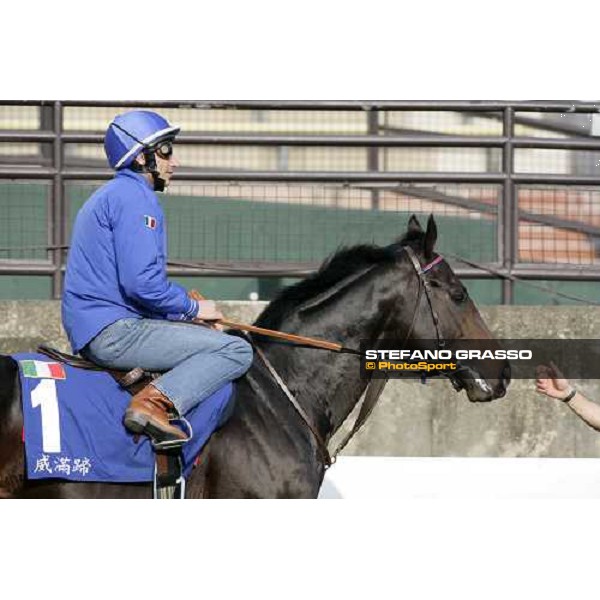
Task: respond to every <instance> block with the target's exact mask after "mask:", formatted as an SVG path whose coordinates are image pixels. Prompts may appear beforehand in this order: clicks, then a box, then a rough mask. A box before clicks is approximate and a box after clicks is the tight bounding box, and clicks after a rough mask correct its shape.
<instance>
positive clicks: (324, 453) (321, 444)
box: [245, 246, 463, 469]
mask: <svg viewBox="0 0 600 600" xmlns="http://www.w3.org/2000/svg"><path fill="white" fill-rule="evenodd" d="M402 249H403V250H405V251H406V253H407V254H408V257H409V259H410V262H411V264H412V266H413V267H414V269H415V272H416V273H417V276H418V281H419V289H418V293H417V300H416V303H415V308H414V312H413V317H412V321H411V325H410V328H409V329H408V333H407V334H406V336H405V338H404V341H403V342H402V345H401V346H402V347H403V346H404V344H405V343H406V342H407V341H408V339H409V338H410V335H411V334H412V331H413V329H414V326H415V323H416V319H417V314H418V312H419V306H420V304H421V297H422V295H423V292H424V293H425V297H426V298H427V304H428V306H429V311H430V313H431V317H432V320H433V324H434V327H435V333H436V338H437V348H438V349H443V348H444V347H445V345H446V340H445V339H444V337H443V335H442V332H441V327H440V319H439V316H438V314H437V311H436V310H435V307H434V305H433V302H432V298H431V284H430V283H429V281H428V279H427V277H426V274H427V273H428V272H429V271H431V270H432V269H434V268H435V267H436V266H437V265H439V264H440V263H442V262H443V260H444V258H443V256H441V255H438V256H437V257H436V258H434V259H433V260H432V261H431V262H429V263H428V264H426V265H425V266H421V263H420V262H419V259H418V258H417V255H416V254H415V251H414V250H413V249H412V248H411V247H410V246H402ZM375 266H376V265H372V266H370V267H369V268H368V269H365V270H364V271H363V272H361V273H360V275H361V277H362V276H364V275H366V273H368V272H370V271H371V270H372V269H374V268H375ZM350 279H351V281H352V282H353V281H356V280H357V279H358V277H357V276H356V274H353V275H351V276H350ZM388 319H389V317H388ZM388 319H386V320H385V322H384V324H383V326H382V330H384V329H385V325H386V324H387V321H388ZM245 335H246V337H247V338H248V339H249V341H250V343H252V346H253V347H254V350H255V351H256V353H257V354H258V356H259V357H260V359H261V360H262V361H263V363H264V364H265V366H266V368H267V370H268V371H269V373H270V374H271V376H272V377H273V379H274V380H275V382H276V383H277V385H278V386H279V387H280V388H281V390H282V391H283V393H284V394H285V396H286V397H287V398H288V400H289V401H290V402H291V404H292V406H293V407H294V409H295V410H296V412H297V413H298V414H299V415H300V417H301V418H302V420H303V421H304V423H305V425H306V426H307V427H308V429H309V430H310V432H311V433H312V435H313V438H314V440H315V442H316V445H317V449H318V451H319V453H320V454H321V457H322V459H323V465H324V468H325V469H328V468H329V467H330V466H331V465H332V464H334V462H335V460H336V458H337V455H338V454H339V453H340V452H341V450H343V448H344V447H345V446H346V444H348V442H349V441H350V440H351V439H352V437H354V435H355V434H356V433H357V432H358V431H359V430H360V429H361V427H362V426H363V425H364V423H365V421H366V420H367V418H368V417H369V415H370V414H371V412H372V411H373V408H375V405H376V403H377V401H378V400H379V398H380V396H381V393H382V392H383V389H384V387H385V385H386V383H387V382H388V378H387V377H385V378H378V379H371V381H369V383H368V384H367V389H366V392H365V397H364V400H363V403H362V406H361V408H360V412H359V414H358V416H357V418H356V421H355V423H354V426H353V427H352V429H351V431H350V432H349V433H347V434H346V435H345V436H344V438H343V439H342V441H341V442H340V443H339V444H338V445H337V447H336V448H335V450H334V452H333V453H332V454H330V452H329V449H328V447H327V442H326V441H325V440H324V439H323V437H322V436H321V434H320V433H319V432H318V430H317V429H316V427H315V426H314V425H313V424H312V422H311V420H310V418H309V416H308V415H307V414H306V411H305V410H304V409H303V408H302V406H301V405H300V403H299V402H298V400H297V399H296V397H295V396H294V395H293V394H292V392H291V391H290V389H289V388H288V386H287V385H286V384H285V382H284V381H283V379H282V378H281V376H280V375H279V373H278V372H277V371H276V369H275V367H273V365H272V364H271V362H270V361H269V359H268V358H267V357H266V356H265V353H264V352H263V350H262V349H261V348H260V347H259V346H258V345H257V344H256V343H255V342H254V341H253V340H252V338H251V336H250V334H245ZM339 351H340V352H342V353H347V354H354V355H357V356H359V357H361V358H362V356H363V354H362V352H360V351H359V350H356V349H353V348H346V347H341V348H340V350H339ZM462 369H463V367H460V368H459V369H457V370H455V371H452V373H447V372H441V371H440V372H438V374H439V375H444V376H446V377H448V378H449V379H450V380H451V382H452V385H453V386H454V388H455V389H456V390H457V391H458V390H460V389H461V385H460V383H458V382H456V381H455V380H454V377H455V375H456V374H457V372H458V371H460V370H462Z"/></svg>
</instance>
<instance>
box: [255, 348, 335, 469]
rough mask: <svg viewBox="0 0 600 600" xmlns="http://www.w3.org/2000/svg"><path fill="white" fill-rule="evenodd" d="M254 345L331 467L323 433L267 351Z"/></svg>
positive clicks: (327, 464)
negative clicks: (288, 385)
mask: <svg viewBox="0 0 600 600" xmlns="http://www.w3.org/2000/svg"><path fill="white" fill-rule="evenodd" d="M249 337H250V336H248V338H249ZM250 343H252V341H251V340H250ZM252 345H253V347H254V350H255V351H256V353H257V354H258V356H260V358H261V360H262V361H263V363H264V364H265V366H266V367H267V369H268V370H269V373H271V375H272V377H273V379H274V380H275V381H276V382H277V385H279V387H280V388H281V390H282V391H283V393H284V394H285V395H286V396H287V398H288V400H289V401H290V402H291V403H292V406H293V407H294V408H295V409H296V411H297V413H298V414H299V415H300V416H301V417H302V420H303V421H304V422H305V423H306V425H307V427H308V428H309V429H310V431H311V433H312V434H313V437H314V438H315V441H316V443H317V448H318V449H319V452H320V453H321V456H322V458H323V462H324V464H325V468H326V469H327V468H329V467H330V466H331V464H332V461H331V456H330V455H329V450H328V449H327V444H326V443H325V441H324V440H323V438H322V437H321V434H320V433H319V432H318V431H317V429H316V427H315V426H314V425H313V424H312V423H311V422H310V418H309V417H308V415H307V414H306V411H305V410H304V409H303V408H302V406H300V404H299V403H298V400H296V398H295V397H294V395H293V394H292V392H290V390H289V388H288V387H287V385H286V384H285V382H284V381H283V379H281V377H280V376H279V373H277V371H276V370H275V367H274V366H273V365H272V364H271V362H270V361H269V359H268V358H267V357H266V356H265V353H264V352H263V351H262V350H261V349H260V348H259V347H258V346H257V345H256V344H252Z"/></svg>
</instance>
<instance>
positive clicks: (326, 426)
mask: <svg viewBox="0 0 600 600" xmlns="http://www.w3.org/2000/svg"><path fill="white" fill-rule="evenodd" d="M352 305H353V307H354V311H353V312H355V313H356V314H354V315H351V314H349V313H348V314H346V315H345V316H344V318H340V315H339V314H334V311H330V312H331V314H329V315H324V316H323V318H322V319H319V320H318V321H317V322H314V323H311V324H308V325H307V324H306V323H305V322H304V323H303V322H300V321H295V320H291V321H289V322H288V323H285V324H283V325H282V329H283V330H284V331H289V332H292V333H297V334H299V335H306V336H311V337H319V338H322V339H327V340H330V341H336V342H339V343H341V344H342V345H343V346H344V347H347V348H354V349H357V350H358V349H359V347H360V343H361V342H363V343H365V342H366V343H372V344H374V343H375V342H376V341H377V339H378V337H379V336H380V335H381V333H382V329H383V325H384V323H385V320H386V319H385V315H384V314H382V313H381V312H379V311H377V310H375V311H374V310H373V307H372V299H371V297H365V298H364V299H361V298H358V297H357V298H354V301H353V303H352ZM273 358H274V359H275V361H276V362H277V363H278V367H280V368H281V369H282V376H283V378H284V380H285V381H286V383H287V385H288V387H289V388H290V390H291V391H292V392H293V393H294V394H295V396H296V397H297V399H298V401H299V402H300V403H301V405H302V406H303V407H304V409H305V410H306V411H307V412H308V413H309V416H310V417H311V419H312V422H313V424H314V425H315V426H316V427H317V428H318V429H319V432H320V433H321V435H322V436H323V437H324V438H329V437H331V436H332V435H333V434H334V433H335V432H336V431H337V429H338V428H339V427H340V426H341V424H342V423H343V422H344V420H345V419H346V418H347V416H348V415H349V414H350V412H352V409H353V408H354V407H355V406H356V404H357V403H358V401H359V400H360V398H361V396H362V394H363V392H364V391H365V388H366V386H367V383H368V382H367V381H366V380H365V379H364V378H361V376H360V357H359V356H357V355H354V354H339V353H336V352H327V351H323V350H312V349H305V348H302V349H300V348H297V349H290V350H289V352H277V353H276V354H274V355H273Z"/></svg>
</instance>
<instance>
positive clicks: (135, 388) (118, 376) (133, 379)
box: [38, 344, 160, 394]
mask: <svg viewBox="0 0 600 600" xmlns="http://www.w3.org/2000/svg"><path fill="white" fill-rule="evenodd" d="M38 352H40V353H41V354H45V355H46V356H47V357H49V358H52V359H53V360H57V361H58V362H61V363H65V364H67V365H71V366H73V367H77V368H78V369H86V370H88V371H105V372H106V373H108V374H109V375H110V376H111V377H112V378H113V379H114V380H115V381H116V382H117V383H118V384H119V386H121V387H122V388H123V389H125V390H127V391H128V392H129V393H130V394H137V393H138V392H139V391H140V390H142V389H143V388H144V387H145V386H146V385H147V384H148V383H150V382H152V381H154V379H156V378H157V377H159V376H160V373H149V372H147V371H144V370H143V369H140V368H139V367H136V368H135V369H132V370H131V371H119V370H117V369H106V368H104V367H101V366H100V365H97V364H95V363H93V362H91V361H89V360H86V359H85V358H81V357H79V356H73V355H72V354H67V353H66V352H61V351H60V350H57V349H56V348H51V347H50V346H46V345H45V344H41V345H40V346H38Z"/></svg>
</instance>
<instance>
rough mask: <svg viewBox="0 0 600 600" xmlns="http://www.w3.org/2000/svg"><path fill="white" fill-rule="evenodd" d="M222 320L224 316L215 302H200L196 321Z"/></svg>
mask: <svg viewBox="0 0 600 600" xmlns="http://www.w3.org/2000/svg"><path fill="white" fill-rule="evenodd" d="M222 319H223V314H222V313H221V311H220V310H219V309H218V308H217V304H216V302H215V301H214V300H198V312H197V313H196V317H195V319H194V320H200V321H220V320H222Z"/></svg>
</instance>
